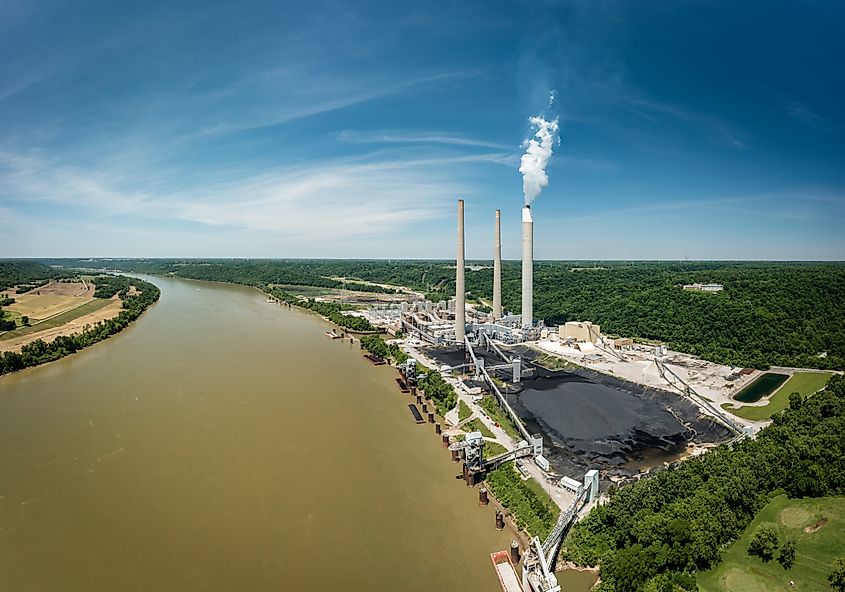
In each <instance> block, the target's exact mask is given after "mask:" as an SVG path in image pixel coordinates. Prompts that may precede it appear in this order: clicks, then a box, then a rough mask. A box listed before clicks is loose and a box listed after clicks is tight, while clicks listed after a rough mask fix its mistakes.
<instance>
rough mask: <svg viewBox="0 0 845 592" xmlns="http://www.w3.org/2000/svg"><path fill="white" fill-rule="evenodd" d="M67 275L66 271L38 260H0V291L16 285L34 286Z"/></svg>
mask: <svg viewBox="0 0 845 592" xmlns="http://www.w3.org/2000/svg"><path fill="white" fill-rule="evenodd" d="M67 275H68V274H67V273H66V272H62V271H57V270H55V269H52V268H50V267H47V266H46V265H44V264H43V263H39V262H37V261H31V260H23V261H16V260H0V292H2V291H3V290H7V289H9V288H13V287H15V286H31V287H33V288H34V287H36V286H41V285H44V284H46V283H47V282H49V281H50V280H52V279H56V278H60V277H67ZM20 291H21V292H23V291H25V290H20Z"/></svg>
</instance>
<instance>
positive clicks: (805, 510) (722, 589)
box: [698, 495, 845, 592]
mask: <svg viewBox="0 0 845 592" xmlns="http://www.w3.org/2000/svg"><path fill="white" fill-rule="evenodd" d="M764 524H774V525H776V526H777V528H778V529H780V532H781V535H780V541H781V543H782V542H783V541H784V540H785V539H786V537H792V538H794V539H795V540H796V541H797V543H798V549H797V553H796V559H795V565H794V566H793V567H792V569H790V570H785V569H783V567H781V565H780V564H779V563H778V562H777V560H776V559H773V560H771V561H768V562H766V563H764V562H763V561H762V560H761V559H760V558H758V557H752V556H750V555H748V552H747V551H748V543H749V542H750V540H751V537H752V536H753V535H754V533H755V532H756V531H757V529H758V528H759V527H760V526H762V525H764ZM843 554H845V497H827V498H818V499H795V500H791V499H789V498H787V497H786V496H785V495H782V496H778V497H776V498H775V499H774V500H772V501H771V502H770V503H769V504H768V505H767V506H766V507H765V508H763V509H762V510H761V511H760V513H759V514H758V515H757V517H756V518H755V519H754V522H752V523H751V525H750V526H749V527H748V528H747V529H746V530H745V532H744V533H743V534H742V536H741V537H740V538H739V540H737V541H736V542H735V543H734V544H733V545H731V546H730V548H728V550H727V551H726V552H725V555H724V560H723V561H722V563H721V564H720V565H719V566H718V567H717V568H715V569H713V570H710V571H706V572H702V573H700V574H699V575H698V587H699V589H700V590H701V592H776V591H780V590H784V591H787V590H789V591H793V592H830V590H831V588H830V585H829V584H828V581H827V575H828V573H830V571H831V569H832V568H831V564H832V562H833V560H834V559H836V558H837V557H839V556H841V555H843ZM790 580H793V581H794V582H795V586H790V585H789V582H790Z"/></svg>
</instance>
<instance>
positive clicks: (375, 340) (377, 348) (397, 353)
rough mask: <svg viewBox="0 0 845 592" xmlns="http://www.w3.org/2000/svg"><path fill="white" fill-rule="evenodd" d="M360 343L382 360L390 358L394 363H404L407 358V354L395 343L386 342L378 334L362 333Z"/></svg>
mask: <svg viewBox="0 0 845 592" xmlns="http://www.w3.org/2000/svg"><path fill="white" fill-rule="evenodd" d="M361 345H363V346H364V349H366V350H367V351H368V352H370V353H371V354H373V355H374V356H378V357H380V358H382V359H384V360H387V359H391V360H393V361H394V362H395V363H396V364H404V363H405V362H406V361H407V360H408V354H406V353H405V352H403V351H402V349H401V348H400V347H399V346H398V345H396V344H395V343H387V342H386V341H385V340H384V339H382V338H381V336H379V335H363V336H362V337H361Z"/></svg>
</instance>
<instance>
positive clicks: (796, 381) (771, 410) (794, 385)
mask: <svg viewBox="0 0 845 592" xmlns="http://www.w3.org/2000/svg"><path fill="white" fill-rule="evenodd" d="M830 377H831V373H830V372H796V373H795V374H793V375H792V376H791V377H790V379H789V380H787V381H786V382H785V383H784V384H783V386H782V387H780V389H778V391H777V392H776V393H775V394H773V395H772V396H771V397H769V403H768V404H767V405H763V406H762V407H752V406H750V405H745V406H742V407H732V406H731V404H730V403H722V409H725V410H727V411H729V412H730V413H733V414H734V415H736V416H739V417H742V418H744V419H751V420H761V419H769V418H770V417H771V416H772V415H773V414H775V413H777V412H778V411H783V410H784V409H786V408H787V407H789V395H790V394H792V393H799V394H800V395H801V396H802V397H809V396H810V395H812V394H813V393H815V392H816V391H818V390H819V389H821V388H823V387H824V385H826V384H827V381H828V380H830Z"/></svg>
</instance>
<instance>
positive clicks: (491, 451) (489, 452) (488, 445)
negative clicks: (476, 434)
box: [484, 440, 508, 458]
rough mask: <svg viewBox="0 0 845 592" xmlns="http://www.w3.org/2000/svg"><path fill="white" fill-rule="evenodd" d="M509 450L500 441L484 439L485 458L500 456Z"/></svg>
mask: <svg viewBox="0 0 845 592" xmlns="http://www.w3.org/2000/svg"><path fill="white" fill-rule="evenodd" d="M507 451H508V449H507V448H505V447H504V446H502V445H501V444H499V443H498V442H489V441H487V440H485V441H484V458H493V457H494V456H499V455H500V454H504V453H505V452H507Z"/></svg>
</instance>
